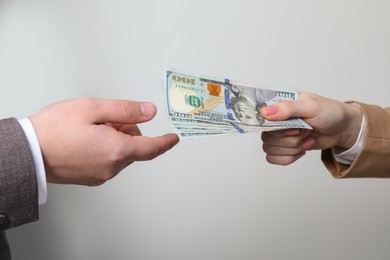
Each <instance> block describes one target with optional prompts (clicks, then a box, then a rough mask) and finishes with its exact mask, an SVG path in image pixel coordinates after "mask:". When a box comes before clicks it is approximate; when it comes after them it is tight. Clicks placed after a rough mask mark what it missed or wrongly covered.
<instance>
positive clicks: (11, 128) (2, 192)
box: [0, 118, 38, 231]
mask: <svg viewBox="0 0 390 260" xmlns="http://www.w3.org/2000/svg"><path fill="white" fill-rule="evenodd" d="M36 220H38V187H37V179H36V173H35V169H34V162H33V159H32V155H31V151H30V147H29V145H28V142H27V138H26V136H25V135H24V132H23V129H22V128H21V126H20V125H19V123H18V122H17V120H16V119H14V118H9V119H3V120H0V231H1V230H5V229H9V228H12V227H16V226H19V225H22V224H25V223H28V222H32V221H36Z"/></svg>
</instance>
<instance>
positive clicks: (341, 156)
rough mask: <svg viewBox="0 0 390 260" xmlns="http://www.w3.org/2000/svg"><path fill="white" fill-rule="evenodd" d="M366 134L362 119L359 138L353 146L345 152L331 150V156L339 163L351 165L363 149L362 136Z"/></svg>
mask: <svg viewBox="0 0 390 260" xmlns="http://www.w3.org/2000/svg"><path fill="white" fill-rule="evenodd" d="M365 132H366V120H365V119H364V117H363V120H362V126H361V127H360V132H359V136H358V138H357V140H356V143H355V145H354V146H352V147H351V148H349V149H348V150H346V151H340V150H339V149H335V148H333V149H332V153H333V156H334V158H335V160H336V161H338V162H339V163H343V164H347V165H351V164H352V163H353V161H354V160H355V159H356V157H357V156H358V154H359V153H360V151H361V150H362V147H363V140H364V134H365Z"/></svg>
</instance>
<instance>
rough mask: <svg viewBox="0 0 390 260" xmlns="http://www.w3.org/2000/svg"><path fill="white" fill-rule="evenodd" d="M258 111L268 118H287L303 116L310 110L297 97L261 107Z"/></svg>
mask: <svg viewBox="0 0 390 260" xmlns="http://www.w3.org/2000/svg"><path fill="white" fill-rule="evenodd" d="M260 113H261V115H262V116H263V117H264V118H265V119H268V120H287V119H289V118H291V117H300V118H305V117H307V116H309V113H310V111H309V110H308V109H307V107H306V106H305V103H304V102H302V100H300V99H298V100H291V101H284V102H281V103H278V104H275V105H271V106H267V107H263V108H262V109H261V110H260Z"/></svg>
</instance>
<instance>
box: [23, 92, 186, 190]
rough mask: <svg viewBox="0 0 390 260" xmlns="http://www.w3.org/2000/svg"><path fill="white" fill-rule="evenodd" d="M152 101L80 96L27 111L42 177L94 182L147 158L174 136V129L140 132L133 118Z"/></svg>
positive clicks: (143, 118) (139, 119) (146, 114)
mask: <svg viewBox="0 0 390 260" xmlns="http://www.w3.org/2000/svg"><path fill="white" fill-rule="evenodd" d="M156 112H157V109H156V107H155V105H154V104H152V103H147V102H136V101H127V100H109V99H95V98H85V99H76V100H70V101H64V102H60V103H56V104H53V105H50V106H48V107H46V108H45V109H43V110H42V111H40V112H38V113H36V114H35V115H33V116H31V117H30V120H31V122H32V124H33V126H34V129H35V131H36V134H37V137H38V140H39V143H40V147H41V150H42V155H43V159H44V163H45V169H46V177H47V181H48V182H52V183H68V184H82V185H88V186H95V185H100V184H102V183H104V182H106V181H107V180H109V179H111V178H113V177H114V176H116V175H117V174H118V173H119V172H120V171H121V170H122V169H124V168H125V167H127V166H128V165H130V164H131V163H133V162H134V161H144V160H151V159H154V158H156V157H157V156H159V155H161V154H163V153H164V152H166V151H168V150H169V149H171V148H172V147H173V146H175V145H176V144H177V143H178V142H179V138H178V136H177V135H176V134H166V135H163V136H158V137H154V138H151V137H146V136H142V135H141V131H140V130H139V128H138V127H137V125H136V124H139V123H144V122H147V121H149V120H151V119H152V118H153V117H154V116H155V115H156Z"/></svg>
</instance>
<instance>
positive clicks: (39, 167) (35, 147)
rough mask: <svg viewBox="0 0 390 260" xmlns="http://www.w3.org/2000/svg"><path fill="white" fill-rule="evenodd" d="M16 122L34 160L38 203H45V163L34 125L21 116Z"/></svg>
mask: <svg viewBox="0 0 390 260" xmlns="http://www.w3.org/2000/svg"><path fill="white" fill-rule="evenodd" d="M18 122H19V124H20V126H21V127H22V129H23V131H24V133H25V135H26V137H27V141H28V144H29V146H30V149H31V153H32V157H33V160H34V168H35V172H36V174H37V183H38V204H39V205H42V204H45V203H46V200H47V184H46V172H45V165H44V162H43V157H42V153H41V147H40V145H39V141H38V138H37V135H36V133H35V130H34V127H33V125H32V124H31V121H30V120H29V119H28V118H21V119H18Z"/></svg>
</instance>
